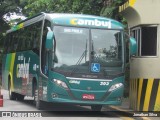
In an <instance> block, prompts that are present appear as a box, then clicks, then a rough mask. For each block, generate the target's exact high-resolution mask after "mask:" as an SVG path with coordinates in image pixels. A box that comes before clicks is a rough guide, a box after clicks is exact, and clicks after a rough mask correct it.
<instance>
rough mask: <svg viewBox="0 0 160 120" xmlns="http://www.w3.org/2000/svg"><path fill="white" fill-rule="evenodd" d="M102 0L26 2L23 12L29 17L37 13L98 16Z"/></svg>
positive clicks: (41, 0)
mask: <svg viewBox="0 0 160 120" xmlns="http://www.w3.org/2000/svg"><path fill="white" fill-rule="evenodd" d="M103 1H104V0H28V1H27V2H26V5H25V6H24V9H23V12H24V13H26V14H27V13H28V15H29V16H32V15H35V14H37V13H39V12H50V11H51V12H56V13H82V14H93V15H99V13H100V11H101V8H102V7H103Z"/></svg>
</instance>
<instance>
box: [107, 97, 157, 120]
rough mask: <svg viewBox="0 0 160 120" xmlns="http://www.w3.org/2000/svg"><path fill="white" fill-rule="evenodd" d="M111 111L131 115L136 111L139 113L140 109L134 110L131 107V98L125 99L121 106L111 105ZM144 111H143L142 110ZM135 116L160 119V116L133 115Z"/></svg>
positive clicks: (145, 118) (152, 119) (143, 119)
mask: <svg viewBox="0 0 160 120" xmlns="http://www.w3.org/2000/svg"><path fill="white" fill-rule="evenodd" d="M109 109H110V110H111V111H120V112H124V113H126V114H129V115H131V116H132V115H134V113H138V111H134V110H132V109H130V108H129V99H125V100H124V101H123V102H122V104H121V105H120V106H113V105H112V106H109ZM140 113H143V112H140ZM144 113H146V112H144ZM133 118H141V119H142V120H160V117H143V116H137V117H135V116H133Z"/></svg>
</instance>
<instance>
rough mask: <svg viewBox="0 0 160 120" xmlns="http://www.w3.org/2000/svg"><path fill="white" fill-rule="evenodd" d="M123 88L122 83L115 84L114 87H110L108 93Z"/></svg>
mask: <svg viewBox="0 0 160 120" xmlns="http://www.w3.org/2000/svg"><path fill="white" fill-rule="evenodd" d="M122 86H123V84H122V83H117V84H114V85H112V86H111V87H110V89H109V90H108V91H109V92H111V91H113V90H115V89H118V88H120V87H122Z"/></svg>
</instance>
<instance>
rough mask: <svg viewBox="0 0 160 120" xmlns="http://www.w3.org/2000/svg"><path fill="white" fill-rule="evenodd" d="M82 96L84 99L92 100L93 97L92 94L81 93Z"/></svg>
mask: <svg viewBox="0 0 160 120" xmlns="http://www.w3.org/2000/svg"><path fill="white" fill-rule="evenodd" d="M82 98H83V99H85V100H94V99H95V97H94V95H93V94H83V95H82Z"/></svg>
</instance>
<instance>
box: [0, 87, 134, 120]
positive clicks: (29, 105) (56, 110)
mask: <svg viewBox="0 0 160 120" xmlns="http://www.w3.org/2000/svg"><path fill="white" fill-rule="evenodd" d="M1 92H2V94H3V101H4V105H3V107H0V112H1V114H2V112H3V114H5V112H6V111H7V112H9V113H11V114H12V116H14V117H12V118H9V117H4V116H3V117H1V118H0V120H7V119H9V120H11V119H13V120H14V119H16V120H18V119H20V120H22V117H21V116H25V115H26V114H27V117H25V119H28V116H29V117H30V118H29V120H31V119H34V120H36V119H37V120H41V119H42V120H43V119H46V118H47V120H50V119H52V120H53V119H56V120H61V119H63V120H64V118H65V120H67V119H68V120H72V119H73V120H82V119H83V120H85V119H86V120H89V119H92V120H106V118H107V119H111V120H113V119H115V120H122V119H127V118H128V117H127V118H124V117H120V116H121V115H119V114H118V112H115V113H114V112H113V111H112V112H108V110H109V109H108V108H106V107H103V108H102V111H101V112H93V111H91V109H90V107H82V106H77V105H67V104H53V103H50V104H47V103H45V106H46V107H45V108H46V109H45V110H43V111H40V110H37V109H36V107H35V105H34V104H33V98H31V97H25V99H24V101H16V100H15V101H13V100H9V97H8V91H6V90H2V91H1ZM26 112H27V113H26ZM33 112H34V113H35V114H37V116H38V117H33V116H34V115H32V113H33ZM17 116H18V117H17ZM40 116H43V117H40ZM130 119H131V118H130Z"/></svg>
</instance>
